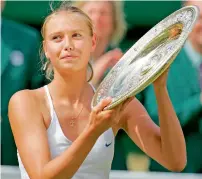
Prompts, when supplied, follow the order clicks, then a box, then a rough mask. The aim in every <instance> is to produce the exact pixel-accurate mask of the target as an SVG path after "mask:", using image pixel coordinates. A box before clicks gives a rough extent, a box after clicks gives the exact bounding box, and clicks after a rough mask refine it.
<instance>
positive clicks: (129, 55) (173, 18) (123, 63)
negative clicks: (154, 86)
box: [91, 6, 199, 110]
mask: <svg viewBox="0 0 202 179" xmlns="http://www.w3.org/2000/svg"><path fill="white" fill-rule="evenodd" d="M189 12H191V16H192V17H191V20H190V19H186V18H185V17H186V16H185V15H187V17H188V13H189ZM186 13H187V14H186ZM198 16H199V8H198V7H197V6H185V7H183V8H181V9H179V10H177V11H175V12H173V13H172V14H170V15H169V16H167V17H166V18H164V19H163V20H161V21H160V22H159V23H157V24H156V25H155V26H154V27H152V28H151V29H150V30H149V31H148V32H147V33H146V34H145V35H143V36H142V37H141V38H140V39H139V40H138V41H137V42H136V43H135V44H134V45H133V46H132V47H131V48H129V50H128V51H127V52H126V53H125V54H124V55H123V56H122V58H121V59H120V60H119V61H118V62H117V63H116V65H115V66H114V67H113V68H112V69H111V70H110V72H109V73H108V74H107V76H106V77H105V78H104V80H103V81H102V82H101V84H100V85H99V87H98V88H97V90H96V92H95V94H94V96H93V99H92V101H91V108H93V107H95V106H96V105H97V104H98V103H99V102H100V101H101V99H103V98H105V97H108V96H106V94H107V91H109V89H110V86H111V85H112V84H113V82H111V81H113V80H112V79H113V77H114V76H113V73H115V72H116V71H118V70H117V69H119V71H120V69H122V70H121V71H123V70H124V69H127V65H128V64H129V63H130V62H131V61H132V60H133V59H134V58H135V57H137V55H138V54H139V53H140V52H141V50H142V49H143V48H144V47H145V46H146V45H147V44H148V43H149V42H151V40H152V39H153V38H155V37H156V36H158V35H159V34H160V33H161V32H162V31H163V30H165V29H166V28H169V27H170V26H171V25H174V24H176V23H182V24H183V25H184V26H183V28H182V32H183V33H182V35H180V37H179V43H177V44H176V46H175V49H173V50H172V51H171V53H170V54H168V55H167V56H166V57H165V60H164V64H162V65H161V66H160V67H159V69H158V70H156V71H154V72H153V73H152V74H151V75H150V76H148V77H147V78H145V79H144V80H141V82H140V83H139V85H138V86H136V87H132V89H130V90H129V91H127V92H125V93H123V94H121V95H119V96H118V97H116V98H112V103H111V104H109V105H108V106H107V107H105V109H104V110H108V109H112V108H114V107H115V106H117V105H118V104H120V103H121V102H123V101H125V100H126V99H127V98H130V97H132V96H135V95H136V94H138V93H139V92H141V91H142V90H144V89H145V88H146V87H147V86H148V85H150V84H151V83H153V82H154V81H155V80H156V79H157V78H158V77H159V76H160V75H161V74H162V73H163V72H164V71H165V70H166V69H167V68H168V67H169V66H170V65H171V64H172V62H173V61H174V59H175V57H176V56H177V54H178V53H179V51H180V50H181V48H182V47H183V45H184V43H185V42H186V39H187V37H188V35H189V33H190V32H191V31H192V29H193V27H194V25H195V22H196V20H197V18H198ZM187 24H188V25H187ZM115 77H117V75H115ZM110 80H111V81H110ZM110 83H111V84H110ZM103 91H104V92H103ZM102 94H105V95H102Z"/></svg>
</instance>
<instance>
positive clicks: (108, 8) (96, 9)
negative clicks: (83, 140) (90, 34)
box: [82, 1, 114, 38]
mask: <svg viewBox="0 0 202 179" xmlns="http://www.w3.org/2000/svg"><path fill="white" fill-rule="evenodd" d="M82 9H83V11H84V12H86V13H87V14H88V16H89V17H90V18H91V19H92V21H93V25H94V28H95V32H96V35H97V36H98V37H99V38H102V37H107V38H110V37H111V35H112V33H113V31H114V14H113V7H112V4H111V2H107V1H97V2H87V3H85V4H84V6H83V7H82Z"/></svg>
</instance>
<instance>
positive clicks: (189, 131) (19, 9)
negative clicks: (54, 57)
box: [1, 1, 202, 178]
mask: <svg viewBox="0 0 202 179" xmlns="http://www.w3.org/2000/svg"><path fill="white" fill-rule="evenodd" d="M201 3H202V1H201ZM123 5H124V6H123V10H124V14H125V19H126V22H127V31H126V33H125V35H124V38H123V39H122V40H121V42H120V43H119V44H118V45H117V46H116V47H118V48H120V49H121V50H122V52H123V53H125V52H126V51H127V49H129V48H130V47H131V46H132V45H133V44H134V43H135V42H136V41H137V40H138V39H140V38H141V37H142V36H143V35H144V34H145V33H146V32H147V31H148V30H149V29H151V28H152V27H153V26H154V25H155V24H157V23H158V22H160V21H161V20H162V19H164V18H165V17H166V16H168V15H170V14H171V13H172V12H174V11H176V10H178V9H180V8H181V7H182V2H181V1H123ZM1 9H2V14H1V15H2V17H1V83H2V86H1V88H2V90H1V91H2V92H1V138H2V139H1V164H2V174H3V175H2V177H3V178H6V177H8V175H10V176H11V178H12V172H13V173H15V174H16V173H18V171H17V170H16V169H14V168H9V166H17V165H18V163H17V160H16V148H15V147H13V146H14V142H13V136H12V133H11V130H10V127H9V122H8V118H7V107H8V101H9V99H10V97H11V96H12V94H13V93H14V92H16V91H18V90H21V89H25V88H30V89H33V88H37V87H40V86H42V85H44V84H46V83H48V81H47V80H45V77H44V73H43V71H42V70H40V66H41V62H40V60H39V55H38V51H39V47H40V43H41V35H40V30H41V25H42V23H43V21H44V18H45V17H46V16H47V15H48V14H49V12H50V2H49V1H4V2H3V4H1ZM200 23H201V21H200ZM201 27H202V26H200V28H201ZM200 34H201V35H202V33H200ZM30 47H31V48H30ZM200 47H201V49H202V46H200ZM201 51H202V50H201ZM201 51H197V55H196V56H197V57H196V56H192V57H193V58H195V57H196V58H197V59H199V61H200V63H201V62H202V58H201V55H202V53H201ZM190 53H191V52H190ZM181 56H183V54H179V56H178V57H177V58H185V57H184V56H183V57H181ZM188 56H189V55H188ZM189 57H190V56H189ZM192 57H191V58H192ZM7 61H8V62H7ZM176 61H177V60H176ZM189 63H190V62H187V61H180V59H179V63H178V64H176V65H173V66H174V67H173V70H172V69H171V73H172V74H171V76H170V81H169V83H170V84H171V83H173V84H175V85H174V86H172V85H170V87H169V86H168V89H169V92H170V95H171V99H172V98H173V103H174V106H175V109H176V110H177V112H178V113H177V114H178V117H179V119H180V122H181V125H182V126H183V131H184V134H185V138H186V141H187V150H188V151H189V152H188V165H187V167H186V168H185V169H184V171H182V173H186V174H180V175H177V174H176V175H172V174H169V173H167V172H168V171H167V170H166V169H164V168H163V167H162V166H160V165H159V164H157V163H156V162H155V161H153V160H151V159H150V158H149V157H148V156H146V155H145V154H144V153H143V152H142V151H141V150H140V149H139V148H138V147H137V146H136V145H135V144H134V143H133V142H132V141H131V140H130V139H129V137H128V136H127V135H126V134H125V132H124V131H119V133H118V135H117V137H116V146H115V147H116V149H115V156H114V160H113V164H112V170H119V171H120V170H122V171H123V172H125V171H132V172H133V171H134V172H135V173H129V172H128V175H125V173H113V172H114V171H112V174H111V178H113V177H114V178H119V177H120V178H127V177H128V178H129V176H130V177H131V178H135V177H136V178H151V177H152V178H158V177H159V178H186V177H187V178H197V177H201V178H202V176H201V175H200V176H199V173H202V122H201V121H202V120H201V119H202V114H201V109H202V107H201V103H200V95H201V89H200V87H199V80H198V77H197V75H196V73H198V70H194V69H188V67H185V66H190V64H189ZM180 66H182V67H183V71H186V72H185V73H184V75H182V73H181V72H180V70H179V71H178V70H177V72H176V69H177V68H178V69H179V67H180ZM191 66H192V65H191ZM174 68H175V69H174ZM193 68H194V67H193ZM191 70H193V71H194V72H193V76H192V72H191ZM180 75H181V76H180ZM176 78H177V79H176ZM183 79H184V80H183ZM176 80H179V81H184V82H182V83H181V82H180V83H178V82H176ZM178 91H179V93H180V97H179V96H178V94H179V93H178ZM151 93H152V87H148V88H147V89H145V90H144V91H143V92H141V93H140V94H138V95H137V98H138V99H139V100H140V101H141V102H142V103H143V104H144V105H145V107H146V108H147V110H148V112H149V114H150V115H151V116H152V119H154V121H155V122H156V123H158V119H157V117H156V113H155V110H156V108H155V107H153V106H155V105H154V102H155V101H154V102H153V101H152V100H153V98H152V97H151ZM181 95H182V96H181ZM176 96H178V97H176ZM176 98H177V99H176ZM6 166H7V167H8V168H6ZM11 171H12V172H11ZM144 172H146V173H148V172H159V175H158V173H155V174H151V175H146V173H144ZM162 172H163V174H162ZM137 173H139V174H140V175H137ZM15 176H16V175H15Z"/></svg>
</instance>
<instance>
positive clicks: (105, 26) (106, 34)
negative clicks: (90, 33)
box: [73, 1, 126, 170]
mask: <svg viewBox="0 0 202 179" xmlns="http://www.w3.org/2000/svg"><path fill="white" fill-rule="evenodd" d="M73 5H75V6H77V7H79V8H81V9H82V10H83V11H84V12H86V13H87V14H88V15H89V16H90V17H91V19H92V21H93V25H94V28H95V32H96V35H97V38H98V43H97V47H96V50H95V52H94V53H93V54H92V60H91V64H92V66H93V70H94V75H93V79H92V84H93V85H94V86H95V87H98V86H99V84H100V82H101V81H102V80H103V78H104V77H105V76H106V74H107V73H108V72H109V70H110V69H111V68H112V67H113V66H114V65H115V64H116V62H117V61H118V60H119V59H120V58H121V57H122V55H123V53H122V52H121V50H120V49H118V48H114V47H117V46H118V44H119V42H120V41H121V40H122V39H123V37H124V34H125V31H126V22H125V19H124V12H123V3H122V2H121V1H98V2H97V1H96V2H95V1H78V2H75V3H74V4H73ZM123 135H124V134H123V131H119V133H118V134H117V136H116V142H115V156H114V160H113V163H112V169H116V170H126V156H125V152H124V147H123V143H122V141H121V138H122V136H123Z"/></svg>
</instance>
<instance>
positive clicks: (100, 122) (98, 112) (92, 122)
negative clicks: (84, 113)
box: [88, 97, 133, 137]
mask: <svg viewBox="0 0 202 179" xmlns="http://www.w3.org/2000/svg"><path fill="white" fill-rule="evenodd" d="M132 99H133V98H129V99H128V100H126V101H125V102H123V103H121V104H119V105H118V106H116V107H115V108H114V109H110V110H104V108H105V107H106V106H108V105H109V104H110V103H111V102H112V99H111V98H110V97H108V98H106V99H103V100H102V101H101V102H100V103H99V104H98V105H97V106H95V107H94V108H93V109H92V111H91V113H90V117H89V124H88V127H89V128H91V129H92V130H93V131H94V132H93V134H95V135H97V137H99V136H100V135H101V134H102V133H103V132H105V131H106V130H107V129H109V128H110V127H113V126H114V125H117V124H118V123H119V121H120V119H121V112H122V111H123V110H124V109H125V107H126V106H127V104H128V103H129V102H130V101H131V100H132Z"/></svg>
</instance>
